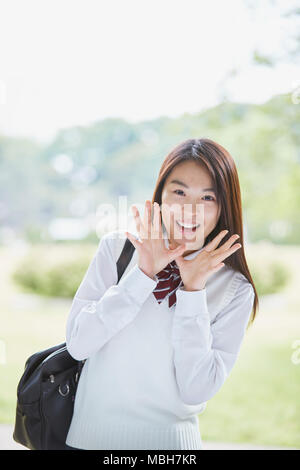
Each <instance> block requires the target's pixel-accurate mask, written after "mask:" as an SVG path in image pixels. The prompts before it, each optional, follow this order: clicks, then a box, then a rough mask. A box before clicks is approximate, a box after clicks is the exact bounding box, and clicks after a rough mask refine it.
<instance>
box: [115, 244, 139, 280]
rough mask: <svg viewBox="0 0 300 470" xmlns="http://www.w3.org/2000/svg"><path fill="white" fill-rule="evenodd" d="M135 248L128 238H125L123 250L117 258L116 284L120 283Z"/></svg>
mask: <svg viewBox="0 0 300 470" xmlns="http://www.w3.org/2000/svg"><path fill="white" fill-rule="evenodd" d="M134 250H135V247H134V246H133V244H132V243H131V241H130V240H129V238H126V240H125V243H124V246H123V249H122V251H121V254H120V256H119V259H118V261H117V271H118V282H119V281H120V279H121V277H122V276H123V274H124V271H125V269H126V268H127V266H128V264H129V262H130V260H131V258H132V255H133V253H134Z"/></svg>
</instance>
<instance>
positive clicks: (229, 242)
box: [214, 234, 240, 254]
mask: <svg viewBox="0 0 300 470" xmlns="http://www.w3.org/2000/svg"><path fill="white" fill-rule="evenodd" d="M239 238H240V236H239V235H237V234H234V235H232V236H231V237H230V238H229V239H228V240H227V241H226V242H225V243H223V245H221V246H220V247H219V248H217V249H216V250H215V252H214V254H220V253H221V252H224V251H226V250H228V249H229V248H230V247H231V245H232V244H233V243H234V242H236V241H237V240H238V239H239Z"/></svg>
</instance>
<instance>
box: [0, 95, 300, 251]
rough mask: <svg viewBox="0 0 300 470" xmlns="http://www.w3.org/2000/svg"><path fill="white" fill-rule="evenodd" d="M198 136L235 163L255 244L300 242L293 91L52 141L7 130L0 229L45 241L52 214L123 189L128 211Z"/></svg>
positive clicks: (299, 111) (113, 197)
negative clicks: (177, 151)
mask: <svg viewBox="0 0 300 470" xmlns="http://www.w3.org/2000/svg"><path fill="white" fill-rule="evenodd" d="M200 137H207V138H210V139H212V140H215V141H216V142H219V143H220V144H221V145H223V146H224V147H225V148H226V149H227V150H228V151H229V152H230V153H231V155H232V156H233V158H234V160H235V162H236V166H237V169H238V172H239V177H240V183H241V190H242V202H243V209H244V220H245V224H246V228H247V236H248V238H249V241H251V242H252V243H254V242H256V241H258V240H261V239H270V240H271V241H272V242H274V243H278V244H279V243H280V244H299V242H300V237H299V233H300V219H299V207H300V151H299V148H300V145H299V144H300V106H299V104H298V105H297V102H296V101H295V100H293V97H292V94H285V95H280V96H275V97H273V98H272V99H271V100H269V101H267V102H266V103H264V104H260V105H253V104H241V103H230V102H227V101H225V102H223V103H221V104H220V105H218V106H215V107H213V108H210V109H207V110H204V111H202V112H200V113H196V114H189V113H185V114H183V115H182V116H179V117H178V118H174V119H172V118H168V117H165V116H163V117H160V118H159V119H154V120H151V121H143V122H139V123H128V122H126V121H125V120H123V119H113V118H109V119H105V120H102V121H99V122H95V123H94V124H92V125H90V126H87V127H82V126H81V127H80V126H77V127H73V128H69V129H63V130H61V131H60V132H59V133H58V134H57V136H56V137H55V139H53V141H52V142H51V143H50V144H48V145H45V146H41V145H39V144H36V143H35V142H31V141H29V140H25V139H18V138H8V137H1V136H0V217H1V225H2V227H3V226H5V227H13V228H14V230H15V231H16V232H17V234H18V235H20V236H26V237H28V240H30V241H32V240H34V242H43V243H48V242H49V241H50V240H49V236H48V235H47V229H48V226H49V223H50V222H51V221H52V220H53V219H55V218H60V217H65V218H67V217H76V218H81V219H82V220H83V218H85V217H88V216H89V215H91V214H95V211H96V209H97V206H98V205H99V204H101V203H110V204H113V205H114V207H116V208H117V207H118V196H120V195H126V196H127V197H128V208H129V205H130V204H132V203H136V202H138V203H144V201H145V199H146V198H151V197H152V194H153V190H154V185H155V182H156V179H157V177H158V172H159V169H160V166H161V164H162V162H163V159H164V158H165V156H166V155H167V154H168V153H169V152H170V151H171V150H172V149H173V148H174V147H175V146H176V145H177V144H179V143H180V142H182V141H183V140H186V139H189V138H200ZM65 161H67V164H66V163H64V162H65ZM57 162H58V163H59V164H57ZM62 163H63V164H62ZM8 176H9V177H8ZM12 183H13V184H12ZM31 227H32V229H31ZM0 243H1V229H0Z"/></svg>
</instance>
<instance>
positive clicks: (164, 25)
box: [0, 0, 300, 142]
mask: <svg viewBox="0 0 300 470" xmlns="http://www.w3.org/2000/svg"><path fill="white" fill-rule="evenodd" d="M274 4H276V5H277V6H276V7H275V8H274ZM252 5H255V8H251V6H252ZM270 5H271V6H272V5H273V7H271V6H270ZM282 5H284V8H285V10H287V9H288V7H289V6H293V5H295V1H289V0H285V1H284V2H283V1H278V2H274V1H271V0H269V1H267V0H261V1H259V2H258V1H255V0H253V1H251V0H247V1H246V0H244V1H243V0H227V1H226V2H224V1H222V0H219V1H217V0H209V1H201V0H180V1H178V0H151V1H150V0H149V1H145V0H59V1H58V0H43V1H41V0H26V1H24V0H7V1H3V0H0V135H1V134H2V135H3V134H4V135H13V136H27V137H32V138H35V139H37V140H40V141H41V142H46V141H49V140H51V139H52V138H53V137H54V135H55V133H56V132H57V131H58V130H59V129H62V128H67V127H70V126H76V125H89V124H91V123H92V122H94V121H97V120H101V119H104V118H108V117H118V118H124V119H126V120H128V121H130V122H138V121H141V120H151V119H155V118H157V117H160V116H170V117H177V116H180V115H182V114H183V113H185V112H189V113H197V112H200V111H201V110H204V109H206V108H209V107H211V106H214V105H216V104H218V103H219V102H220V100H222V99H223V97H224V94H225V95H226V96H227V97H228V98H230V99H231V100H232V101H240V102H249V103H261V102H264V101H266V100H268V99H269V98H270V97H272V96H273V95H276V94H278V93H286V92H290V91H291V90H292V89H293V88H294V87H295V86H297V85H298V84H299V86H300V70H299V64H295V63H294V64H293V63H288V62H287V63H285V62H284V61H283V60H282V56H283V55H282V54H283V52H284V48H285V47H287V46H289V45H290V43H289V41H290V39H289V35H288V34H287V31H288V30H289V31H290V32H291V27H290V25H289V23H288V22H287V20H285V19H284V18H283V16H282V8H283V7H282ZM254 50H258V51H259V52H260V53H261V54H267V55H269V54H272V55H274V54H275V55H276V56H277V57H278V58H279V59H280V65H279V66H277V67H275V68H269V67H266V66H257V65H254V64H253V60H252V55H253V51H254Z"/></svg>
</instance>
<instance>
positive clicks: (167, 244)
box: [162, 224, 204, 259]
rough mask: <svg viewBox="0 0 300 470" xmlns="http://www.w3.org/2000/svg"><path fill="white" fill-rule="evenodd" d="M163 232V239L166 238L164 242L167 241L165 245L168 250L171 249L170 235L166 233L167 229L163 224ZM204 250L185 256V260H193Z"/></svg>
mask: <svg viewBox="0 0 300 470" xmlns="http://www.w3.org/2000/svg"><path fill="white" fill-rule="evenodd" d="M162 231H163V237H164V240H165V245H166V247H167V248H169V239H168V234H167V231H166V228H165V226H164V224H162ZM203 248H204V247H202V248H199V250H196V251H194V252H193V253H190V254H189V255H186V256H184V257H183V258H184V259H193V258H195V256H197V255H198V253H200V251H201V250H203Z"/></svg>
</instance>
